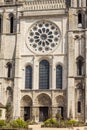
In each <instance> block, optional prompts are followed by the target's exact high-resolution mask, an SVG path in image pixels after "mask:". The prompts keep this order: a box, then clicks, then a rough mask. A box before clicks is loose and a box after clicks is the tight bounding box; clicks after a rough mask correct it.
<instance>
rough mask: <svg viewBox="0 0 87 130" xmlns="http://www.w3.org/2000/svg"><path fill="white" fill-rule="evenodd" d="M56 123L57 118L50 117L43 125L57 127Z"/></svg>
mask: <svg viewBox="0 0 87 130" xmlns="http://www.w3.org/2000/svg"><path fill="white" fill-rule="evenodd" d="M56 124H57V120H56V119H55V118H49V119H47V120H46V121H44V125H43V127H44V126H46V127H53V126H54V127H55V126H56Z"/></svg>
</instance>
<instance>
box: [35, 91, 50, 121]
mask: <svg viewBox="0 0 87 130" xmlns="http://www.w3.org/2000/svg"><path fill="white" fill-rule="evenodd" d="M37 103H38V105H39V121H40V122H41V121H45V120H46V119H48V118H49V117H50V113H51V99H50V97H49V95H47V94H44V93H42V94H40V95H39V96H38V97H37Z"/></svg>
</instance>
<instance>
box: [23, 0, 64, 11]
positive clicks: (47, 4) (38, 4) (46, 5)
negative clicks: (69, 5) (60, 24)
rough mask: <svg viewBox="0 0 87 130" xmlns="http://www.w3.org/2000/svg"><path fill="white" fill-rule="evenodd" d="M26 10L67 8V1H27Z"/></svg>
mask: <svg viewBox="0 0 87 130" xmlns="http://www.w3.org/2000/svg"><path fill="white" fill-rule="evenodd" d="M23 8H24V10H50V9H51V10H52V9H64V8H66V4H65V0H41V1H25V2H24V6H23Z"/></svg>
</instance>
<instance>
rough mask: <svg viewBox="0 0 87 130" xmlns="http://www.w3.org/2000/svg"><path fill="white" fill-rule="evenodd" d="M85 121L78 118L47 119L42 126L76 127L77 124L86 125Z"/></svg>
mask: <svg viewBox="0 0 87 130" xmlns="http://www.w3.org/2000/svg"><path fill="white" fill-rule="evenodd" d="M84 125H85V124H84V123H83V122H79V121H76V120H59V118H58V119H55V118H50V119H47V120H46V121H45V122H44V124H43V125H42V127H57V128H66V127H75V126H84Z"/></svg>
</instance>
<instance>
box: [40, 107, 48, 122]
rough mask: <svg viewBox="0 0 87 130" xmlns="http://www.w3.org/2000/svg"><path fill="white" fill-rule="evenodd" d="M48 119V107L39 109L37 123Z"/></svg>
mask: <svg viewBox="0 0 87 130" xmlns="http://www.w3.org/2000/svg"><path fill="white" fill-rule="evenodd" d="M47 119H48V107H39V121H45V120H47Z"/></svg>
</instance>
